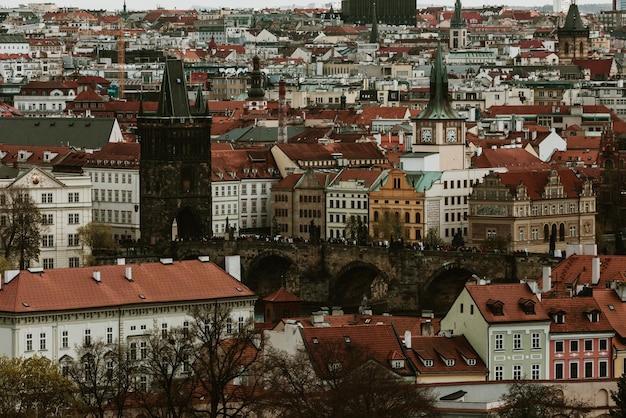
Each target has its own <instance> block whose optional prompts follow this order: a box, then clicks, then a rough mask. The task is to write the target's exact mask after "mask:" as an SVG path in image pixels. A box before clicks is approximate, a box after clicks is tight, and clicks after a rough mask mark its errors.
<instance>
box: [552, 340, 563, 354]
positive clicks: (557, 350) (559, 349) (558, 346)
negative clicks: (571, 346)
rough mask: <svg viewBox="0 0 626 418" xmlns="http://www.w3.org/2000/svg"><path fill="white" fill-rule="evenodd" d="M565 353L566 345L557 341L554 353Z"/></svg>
mask: <svg viewBox="0 0 626 418" xmlns="http://www.w3.org/2000/svg"><path fill="white" fill-rule="evenodd" d="M563 351H565V344H564V343H563V341H555V342H554V352H555V353H562V352H563Z"/></svg>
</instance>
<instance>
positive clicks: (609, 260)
mask: <svg viewBox="0 0 626 418" xmlns="http://www.w3.org/2000/svg"><path fill="white" fill-rule="evenodd" d="M596 257H599V258H600V278H599V282H598V285H597V286H596V287H597V288H604V287H605V286H606V284H607V283H608V282H610V281H613V280H618V281H626V256H620V255H599V256H594V255H578V254H573V255H571V256H569V257H567V258H566V259H565V260H563V261H562V262H561V263H559V264H558V265H556V266H555V267H554V268H553V269H552V290H553V292H556V293H557V294H564V293H567V289H566V287H567V286H568V285H569V286H574V287H575V286H584V285H588V286H591V285H592V264H591V263H592V260H593V259H594V258H596ZM594 291H595V289H594Z"/></svg>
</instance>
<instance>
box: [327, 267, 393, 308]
mask: <svg viewBox="0 0 626 418" xmlns="http://www.w3.org/2000/svg"><path fill="white" fill-rule="evenodd" d="M388 290H389V278H388V276H387V274H385V272H384V271H383V270H381V269H380V268H379V267H378V266H376V265H375V264H372V263H368V262H364V261H352V262H350V263H348V264H346V265H344V266H343V267H342V268H341V269H340V270H339V271H338V272H337V274H335V276H334V277H333V278H332V279H331V282H330V286H329V299H330V302H331V303H332V304H333V305H336V306H341V307H342V308H343V309H344V310H345V311H347V312H356V311H357V310H358V307H359V306H361V305H362V303H363V300H364V297H366V298H367V303H368V305H369V306H370V307H371V308H372V310H373V311H374V312H375V313H380V312H382V311H386V310H387V298H388Z"/></svg>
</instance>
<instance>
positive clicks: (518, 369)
mask: <svg viewBox="0 0 626 418" xmlns="http://www.w3.org/2000/svg"><path fill="white" fill-rule="evenodd" d="M521 378H522V365H521V364H515V365H513V380H520V379H521Z"/></svg>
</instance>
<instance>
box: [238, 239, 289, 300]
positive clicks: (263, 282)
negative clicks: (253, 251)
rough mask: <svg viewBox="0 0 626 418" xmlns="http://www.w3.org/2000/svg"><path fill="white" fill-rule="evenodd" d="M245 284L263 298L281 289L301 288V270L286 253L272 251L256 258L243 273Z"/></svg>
mask: <svg viewBox="0 0 626 418" xmlns="http://www.w3.org/2000/svg"><path fill="white" fill-rule="evenodd" d="M241 276H242V280H243V283H244V284H245V285H246V286H248V287H249V288H250V289H252V290H253V291H254V292H255V293H256V294H257V295H258V296H259V298H263V297H265V296H267V295H269V294H271V293H272V292H274V291H275V290H277V289H279V288H280V287H285V288H286V289H287V290H290V291H293V290H294V289H297V288H299V282H298V279H299V277H300V268H299V266H298V263H297V262H296V261H295V260H293V258H292V257H291V256H290V255H289V254H288V253H286V252H283V251H280V250H276V249H270V250H267V251H263V252H261V253H259V254H258V255H257V256H255V257H254V258H253V259H252V260H251V261H250V262H249V263H248V264H247V267H246V268H244V267H243V265H242V272H241Z"/></svg>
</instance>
